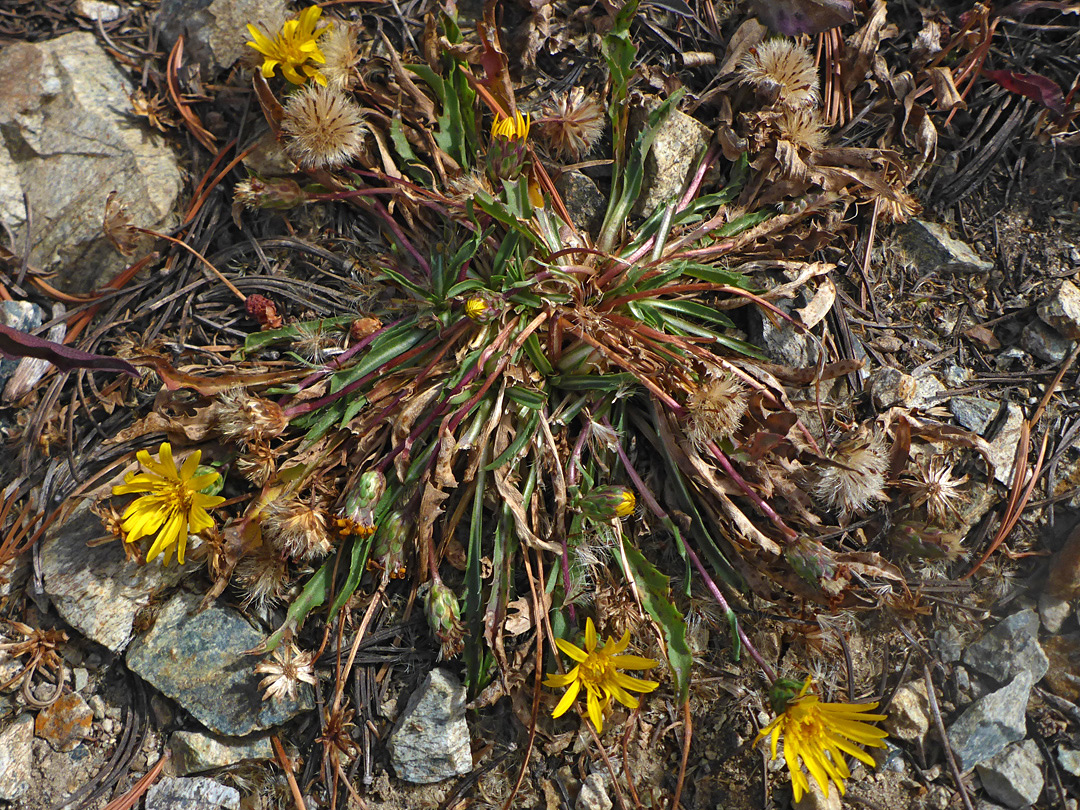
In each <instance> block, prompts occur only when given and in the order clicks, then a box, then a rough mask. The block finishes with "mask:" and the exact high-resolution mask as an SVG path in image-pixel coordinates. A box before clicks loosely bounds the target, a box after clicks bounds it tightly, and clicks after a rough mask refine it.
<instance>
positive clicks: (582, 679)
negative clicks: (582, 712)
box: [544, 619, 660, 731]
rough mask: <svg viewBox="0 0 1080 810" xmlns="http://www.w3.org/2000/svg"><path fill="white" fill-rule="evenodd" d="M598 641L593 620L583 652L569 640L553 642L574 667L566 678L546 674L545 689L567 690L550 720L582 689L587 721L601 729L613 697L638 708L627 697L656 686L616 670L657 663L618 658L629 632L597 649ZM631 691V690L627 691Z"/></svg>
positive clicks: (632, 657)
mask: <svg viewBox="0 0 1080 810" xmlns="http://www.w3.org/2000/svg"><path fill="white" fill-rule="evenodd" d="M598 643H599V638H598V637H597V635H596V627H595V626H593V622H592V619H588V620H586V622H585V649H584V650H583V649H581V648H580V647H577V646H575V645H573V644H571V643H570V642H569V641H564V640H563V639H561V638H557V639H555V644H556V646H558V648H559V649H560V650H562V651H563V653H564V654H565V655H567V656H568V657H570V658H571V659H573V660H574V661H575V662H576V663H577V666H575V667H574V668H573V669H572V670H570V671H569V672H567V673H566V674H565V675H549V676H548V678H547V680H546V681H544V685H545V686H551V687H553V688H555V689H561V688H562V687H566V693H565V694H564V695H563V696H562V699H561V700H560V701H559V704H558V705H557V706H556V707H555V710H554V711H553V712H552V713H551V716H552V717H560V716H562V715H563V714H564V713H565V712H566V711H567V709H569V708H570V707H571V706H572V705H573V704H574V701H575V700H576V699H577V696H578V694H579V693H580V692H581V689H582V687H584V688H585V692H586V700H585V703H586V708H587V710H588V714H589V719H590V720H592V723H593V725H594V726H596V730H597V731H603V729H604V713H605V712H606V711H607V709H608V706H610V705H611V700H612V698H614V699H615V700H617V701H619V703H621V704H623V705H624V706H626V707H628V708H630V709H636V708H637V707H638V699H637V698H636V697H634V696H633V695H631V694H630V691H634V692H651V691H652V690H654V689H655V688H656V687H657V686H659V685H660V684H658V683H657V682H656V681H646V680H642V679H641V678H634V677H631V676H630V675H624V674H623V673H621V672H617V671H616V670H619V669H634V670H642V669H652V668H653V667H655V666H656V664H657V662H656V661H653V660H652V659H651V658H643V657H642V656H640V655H620V653H621V652H622V651H623V650H625V649H626V647H627V645H628V644H629V643H630V633H629V632H627V633H624V634H623V637H622V638H621V639H620V640H619V641H617V642H616V641H615V639H613V638H611V637H610V636H609V637H608V640H607V643H606V644H604V646H603V647H601V648H600V649H597V648H596V647H597V644H598ZM628 690H630V691H628Z"/></svg>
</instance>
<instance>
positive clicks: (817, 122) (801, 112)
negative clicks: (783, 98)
mask: <svg viewBox="0 0 1080 810" xmlns="http://www.w3.org/2000/svg"><path fill="white" fill-rule="evenodd" d="M776 129H777V133H778V134H779V135H780V137H781V138H783V139H784V140H785V141H787V142H788V143H790V144H792V145H793V146H795V147H796V148H797V149H801V150H804V151H807V152H816V151H817V150H818V149H821V148H822V147H824V146H825V140H826V136H827V131H826V128H825V122H824V121H822V120H821V114H820V113H819V112H818V111H817V110H816V109H814V108H812V107H804V108H802V109H797V110H795V109H791V108H787V107H785V108H784V110H783V111H782V112H781V113H780V115H779V116H777V119H776Z"/></svg>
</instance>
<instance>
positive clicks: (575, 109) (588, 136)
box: [539, 87, 604, 161]
mask: <svg viewBox="0 0 1080 810" xmlns="http://www.w3.org/2000/svg"><path fill="white" fill-rule="evenodd" d="M543 114H544V117H543V118H542V119H541V120H540V122H539V124H540V134H541V135H542V136H543V137H544V139H545V140H546V141H547V143H548V146H549V147H550V148H551V151H552V152H554V153H555V154H556V155H558V156H559V157H561V158H563V159H565V160H575V161H576V160H581V159H582V158H583V157H585V155H587V154H589V152H591V151H592V148H593V147H594V146H595V145H596V142H597V141H598V140H599V139H600V133H602V132H603V131H604V108H603V106H602V105H601V104H600V102H599V101H597V100H596V99H595V98H593V97H592V96H589V95H586V94H585V89H584V88H582V87H575V88H574V89H573V90H571V91H570V92H569V93H565V94H562V95H560V96H557V97H555V98H554V99H552V103H551V104H549V105H546V106H545V107H544V108H543Z"/></svg>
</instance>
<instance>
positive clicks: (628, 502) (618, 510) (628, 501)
mask: <svg viewBox="0 0 1080 810" xmlns="http://www.w3.org/2000/svg"><path fill="white" fill-rule="evenodd" d="M620 499H621V500H620V501H619V505H618V506H616V507H615V514H616V515H618V516H619V517H626V516H627V515H632V514H634V510H635V509H637V498H635V497H634V493H633V492H631V491H630V490H628V489H624V490H623V491H622V493H621V495H620Z"/></svg>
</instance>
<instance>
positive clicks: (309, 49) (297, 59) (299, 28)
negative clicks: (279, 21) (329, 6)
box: [247, 6, 330, 86]
mask: <svg viewBox="0 0 1080 810" xmlns="http://www.w3.org/2000/svg"><path fill="white" fill-rule="evenodd" d="M320 16H322V9H321V8H319V7H318V6H311V7H310V8H305V9H304V10H303V11H301V12H300V16H299V17H297V18H296V19H295V20H289V21H288V22H286V23H285V24H284V25H283V26H282V27H281V31H279V32H278V34H277V36H275V37H273V38H271V37H268V36H267V35H266V34H264V33H263V32H262V31H260V30H259V29H258V28H256V27H255V26H254V25H248V27H247V30H248V33H249V34H251V41H250V42H248V45H250V46H251V47H252V48H254V49H255V50H256V51H258V52H259V53H261V54H262V55H263V64H262V75H263V76H264V77H265V78H267V79H269V78H271V77H272V76H273V75H274V70H275V69H276V68H278V67H280V68H281V74H282V75H283V76H284V77H285V78H286V79H288V80H289V81H290V82H292V83H293V84H304V82H306V81H307V79H314V80H315V81H316V82H318V83H319V84H321V85H323V86H325V85H326V77H325V76H323V74H322V73H321V72H320V71H319V69H318V68H317V67H315V65H312V64H309V62H315V63H317V64H320V65H324V64H326V57H325V56H323V52H322V51H321V50H319V44H318V42H317V40H318V39H319V37H321V36H322V35H323V34H325V33H326V32H327V31H329V30H330V25H329V24H327V25H324V26H323V27H322V28H320V29H318V30H316V29H315V24H316V23H317V22H318V21H319V17H320ZM297 68H303V71H304V74H305V75H304V76H301V75H300V74H299V73H298V72H297V70H296V69H297Z"/></svg>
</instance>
